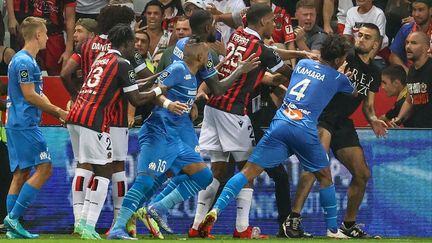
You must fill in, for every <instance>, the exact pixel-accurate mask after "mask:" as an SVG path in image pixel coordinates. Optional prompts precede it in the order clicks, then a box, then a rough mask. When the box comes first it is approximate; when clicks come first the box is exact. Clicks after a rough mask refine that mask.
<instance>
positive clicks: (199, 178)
mask: <svg viewBox="0 0 432 243" xmlns="http://www.w3.org/2000/svg"><path fill="white" fill-rule="evenodd" d="M190 178H191V179H192V180H194V181H195V183H197V184H198V185H199V186H200V188H201V189H205V188H206V187H207V186H208V185H210V183H211V182H212V181H213V174H212V172H211V170H210V169H209V168H207V167H205V168H204V169H202V170H200V171H199V172H197V173H195V174H193V175H191V176H190Z"/></svg>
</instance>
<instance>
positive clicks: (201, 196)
mask: <svg viewBox="0 0 432 243" xmlns="http://www.w3.org/2000/svg"><path fill="white" fill-rule="evenodd" d="M219 185H220V182H219V181H218V180H217V179H216V178H213V181H212V183H210V185H209V186H208V187H207V188H206V189H205V190H202V191H200V192H199V193H198V202H197V208H196V212H195V218H194V222H193V225H192V228H194V229H198V226H199V224H200V223H201V222H202V221H203V220H204V217H205V215H206V214H207V212H208V211H209V209H210V206H211V205H212V204H213V201H214V198H215V196H216V193H217V191H218V189H219Z"/></svg>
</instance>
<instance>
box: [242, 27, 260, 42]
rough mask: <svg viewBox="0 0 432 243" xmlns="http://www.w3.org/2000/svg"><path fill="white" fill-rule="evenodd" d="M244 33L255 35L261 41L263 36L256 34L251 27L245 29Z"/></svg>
mask: <svg viewBox="0 0 432 243" xmlns="http://www.w3.org/2000/svg"><path fill="white" fill-rule="evenodd" d="M244 32H246V33H248V34H251V35H254V36H256V37H258V39H260V40H261V36H260V35H259V34H258V32H256V31H255V30H253V29H251V28H249V27H246V28H245V29H244Z"/></svg>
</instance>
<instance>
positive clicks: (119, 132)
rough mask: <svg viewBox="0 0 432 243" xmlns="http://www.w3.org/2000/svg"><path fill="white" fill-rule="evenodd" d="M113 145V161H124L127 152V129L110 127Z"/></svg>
mask: <svg viewBox="0 0 432 243" xmlns="http://www.w3.org/2000/svg"><path fill="white" fill-rule="evenodd" d="M110 135H111V142H112V145H113V158H112V160H113V161H125V160H126V157H127V152H128V138H129V130H128V128H127V127H110Z"/></svg>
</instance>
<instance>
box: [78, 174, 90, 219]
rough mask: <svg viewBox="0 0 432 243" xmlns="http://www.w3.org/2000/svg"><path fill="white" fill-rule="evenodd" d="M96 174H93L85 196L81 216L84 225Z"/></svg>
mask: <svg viewBox="0 0 432 243" xmlns="http://www.w3.org/2000/svg"><path fill="white" fill-rule="evenodd" d="M93 180H94V176H92V177H91V178H90V180H89V182H88V184H87V187H86V190H85V197H84V204H83V206H82V210H81V217H79V218H80V219H79V222H80V223H81V224H82V225H83V226H84V225H85V223H86V220H87V213H88V210H89V207H90V194H91V188H92V185H93Z"/></svg>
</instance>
